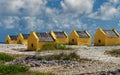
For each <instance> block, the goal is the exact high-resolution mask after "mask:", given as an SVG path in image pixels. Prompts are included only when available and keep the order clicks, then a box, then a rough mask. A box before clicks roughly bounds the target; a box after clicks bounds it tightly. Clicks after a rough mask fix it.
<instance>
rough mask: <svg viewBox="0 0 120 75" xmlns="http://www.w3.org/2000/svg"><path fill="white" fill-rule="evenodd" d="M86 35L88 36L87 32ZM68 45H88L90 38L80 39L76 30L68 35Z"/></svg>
mask: <svg viewBox="0 0 120 75" xmlns="http://www.w3.org/2000/svg"><path fill="white" fill-rule="evenodd" d="M86 32H87V31H86ZM87 34H88V32H87ZM88 35H89V34H88ZM89 36H90V35H89ZM69 44H72V45H90V44H91V38H90V37H89V38H80V37H79V35H78V34H77V32H76V30H73V31H72V32H71V33H70V35H69Z"/></svg>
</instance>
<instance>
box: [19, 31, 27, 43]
mask: <svg viewBox="0 0 120 75" xmlns="http://www.w3.org/2000/svg"><path fill="white" fill-rule="evenodd" d="M28 37H29V34H21V33H20V34H19V35H18V38H17V43H18V44H27V41H28Z"/></svg>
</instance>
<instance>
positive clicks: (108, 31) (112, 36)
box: [103, 30, 119, 38]
mask: <svg viewBox="0 0 120 75" xmlns="http://www.w3.org/2000/svg"><path fill="white" fill-rule="evenodd" d="M103 31H104V32H105V34H106V35H107V37H111V38H116V37H119V36H118V35H117V33H116V32H114V31H113V30H103Z"/></svg>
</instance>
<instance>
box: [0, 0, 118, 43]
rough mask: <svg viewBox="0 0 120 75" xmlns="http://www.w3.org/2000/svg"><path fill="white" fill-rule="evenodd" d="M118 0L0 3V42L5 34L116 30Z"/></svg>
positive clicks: (15, 0) (8, 0)
mask: <svg viewBox="0 0 120 75" xmlns="http://www.w3.org/2000/svg"><path fill="white" fill-rule="evenodd" d="M119 12H120V0H0V42H4V41H5V37H6V35H7V34H10V35H17V34H18V33H30V32H31V31H37V32H41V31H42V32H44V31H50V30H55V31H56V30H65V31H66V32H67V33H70V32H71V31H72V30H73V29H76V30H84V29H86V30H88V31H89V32H90V34H91V35H94V33H95V31H96V30H97V28H98V27H101V28H103V29H112V28H116V29H117V31H118V32H119V33H120V13H119Z"/></svg>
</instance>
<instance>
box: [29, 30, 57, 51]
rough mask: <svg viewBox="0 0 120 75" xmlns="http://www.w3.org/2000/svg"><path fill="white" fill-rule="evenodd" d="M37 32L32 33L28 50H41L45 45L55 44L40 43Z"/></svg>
mask: <svg viewBox="0 0 120 75" xmlns="http://www.w3.org/2000/svg"><path fill="white" fill-rule="evenodd" d="M39 41H40V40H39V38H38V37H37V35H36V32H32V33H31V34H30V36H29V38H28V50H36V51H37V50H41V49H42V47H43V45H45V44H54V43H55V42H39Z"/></svg>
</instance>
